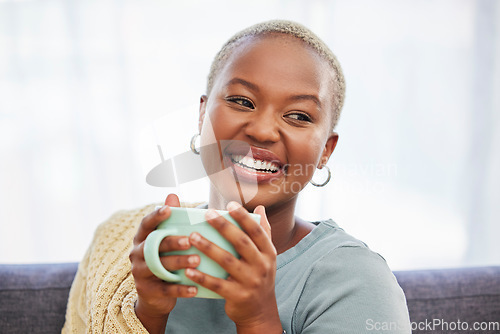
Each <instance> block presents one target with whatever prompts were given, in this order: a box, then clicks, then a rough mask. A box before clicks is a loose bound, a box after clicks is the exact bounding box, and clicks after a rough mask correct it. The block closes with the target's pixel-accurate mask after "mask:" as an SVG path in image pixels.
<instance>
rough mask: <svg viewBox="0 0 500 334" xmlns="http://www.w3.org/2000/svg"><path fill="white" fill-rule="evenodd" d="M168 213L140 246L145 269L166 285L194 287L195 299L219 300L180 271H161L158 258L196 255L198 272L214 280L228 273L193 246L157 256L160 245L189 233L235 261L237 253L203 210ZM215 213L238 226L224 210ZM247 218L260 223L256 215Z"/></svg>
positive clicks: (178, 210)
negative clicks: (204, 240)
mask: <svg viewBox="0 0 500 334" xmlns="http://www.w3.org/2000/svg"><path fill="white" fill-rule="evenodd" d="M171 210H172V213H171V214H170V217H169V218H168V219H167V220H165V221H163V222H161V223H160V224H159V225H158V227H157V228H156V230H155V231H153V232H151V233H150V234H149V236H148V237H147V238H146V241H145V244H144V259H145V261H146V264H147V266H148V268H149V269H150V270H151V272H152V273H153V274H154V275H155V276H156V277H158V278H160V279H162V280H164V281H166V282H170V283H177V284H184V285H191V286H196V287H197V288H198V293H197V294H196V297H200V298H222V297H221V296H220V295H218V294H217V293H215V292H213V291H211V290H208V289H207V288H204V287H202V286H201V285H199V284H196V283H194V282H193V281H191V280H190V279H189V278H187V277H186V275H185V274H184V269H182V270H176V271H173V272H170V271H168V270H167V269H165V267H163V265H162V263H161V261H160V256H165V255H192V254H197V255H198V256H199V257H200V265H199V266H198V267H197V269H198V270H199V271H201V272H204V273H206V274H208V275H211V276H214V277H218V278H222V279H226V278H227V277H228V273H227V272H226V271H225V270H224V269H223V268H222V267H221V266H220V265H219V264H218V263H216V262H215V261H214V260H212V259H210V258H209V257H207V256H206V255H205V254H203V253H202V252H200V251H199V250H198V249H197V248H195V247H191V248H189V249H188V250H182V251H173V252H168V253H161V254H160V252H159V248H160V243H161V241H162V240H163V239H164V238H166V237H167V236H169V235H185V236H189V235H190V234H191V233H193V232H198V233H199V234H201V235H202V236H203V237H205V238H206V239H207V240H209V241H211V242H213V243H214V244H216V245H218V246H219V247H221V248H222V249H224V250H226V251H228V252H230V253H231V254H233V255H234V256H235V257H237V258H239V255H238V253H236V250H235V249H234V247H233V245H232V244H231V243H230V242H229V241H227V240H226V239H224V238H223V237H222V235H220V233H219V232H218V231H217V230H216V229H214V228H213V227H212V226H211V225H210V224H209V223H208V222H207V221H206V219H205V213H206V212H207V209H196V208H176V207H172V208H171ZM217 212H218V213H219V214H220V215H221V216H223V217H224V218H226V219H227V220H228V221H230V222H231V223H233V224H234V225H236V226H238V227H240V226H239V225H238V223H237V222H236V221H235V220H234V219H233V218H232V217H231V216H230V215H229V212H228V211H219V210H217ZM250 215H251V217H252V218H253V219H254V220H255V221H256V222H260V215H258V214H254V213H251V214H250Z"/></svg>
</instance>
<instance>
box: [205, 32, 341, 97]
mask: <svg viewBox="0 0 500 334" xmlns="http://www.w3.org/2000/svg"><path fill="white" fill-rule="evenodd" d="M332 73H333V70H332V69H331V68H330V66H329V64H328V63H327V62H326V61H325V60H324V59H323V58H321V57H320V56H319V55H318V53H317V52H316V51H315V50H314V49H313V48H312V47H310V46H309V45H307V44H306V43H305V42H303V41H302V40H300V39H298V38H295V37H292V36H288V35H284V34H272V35H266V36H258V37H253V36H252V37H245V38H244V39H243V40H242V41H240V42H239V43H238V45H237V46H236V47H235V48H234V49H233V50H232V51H231V53H230V55H229V56H228V58H227V59H226V60H225V62H224V64H223V66H222V68H221V70H220V72H219V75H217V77H216V78H215V82H214V86H220V85H223V84H225V82H227V81H228V80H231V79H232V77H237V76H244V77H245V78H246V79H249V80H250V81H251V82H255V83H256V84H258V85H263V86H269V87H274V88H276V87H275V86H279V87H280V88H281V89H282V90H288V91H290V92H293V91H295V90H304V89H306V90H309V91H313V92H314V91H315V92H316V94H320V95H322V96H321V97H322V98H325V99H326V98H328V97H331V96H333V93H332V91H333V86H332V84H333V80H332V78H333V76H332Z"/></svg>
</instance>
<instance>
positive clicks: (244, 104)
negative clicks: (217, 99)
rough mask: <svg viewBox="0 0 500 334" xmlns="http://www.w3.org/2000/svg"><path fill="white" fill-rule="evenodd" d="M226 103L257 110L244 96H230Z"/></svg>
mask: <svg viewBox="0 0 500 334" xmlns="http://www.w3.org/2000/svg"><path fill="white" fill-rule="evenodd" d="M226 101H229V102H232V103H236V104H239V105H240V106H242V107H245V108H248V109H255V106H254V105H253V102H252V101H250V100H249V99H247V98H245V97H242V96H230V97H227V98H226Z"/></svg>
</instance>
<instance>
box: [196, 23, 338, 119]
mask: <svg viewBox="0 0 500 334" xmlns="http://www.w3.org/2000/svg"><path fill="white" fill-rule="evenodd" d="M272 34H284V35H288V36H291V37H294V38H297V39H299V40H301V41H303V42H304V43H305V44H306V45H308V46H309V47H311V48H312V49H313V50H314V51H315V52H316V53H317V54H318V55H319V56H320V57H321V58H322V59H324V60H325V61H326V62H327V63H328V64H329V65H330V67H331V69H332V70H333V73H334V77H333V78H332V80H333V84H334V89H333V92H332V94H333V101H334V106H335V107H334V110H333V111H332V112H333V117H332V124H331V128H332V129H333V128H335V126H336V125H337V122H338V120H339V117H340V112H341V110H342V106H343V105H344V99H345V79H344V74H343V73H342V68H341V67H340V64H339V62H338V60H337V57H335V55H334V54H333V52H332V51H331V50H330V48H329V47H328V46H327V45H326V44H325V43H324V42H323V41H322V40H321V39H320V38H319V37H318V36H316V35H315V34H314V33H313V32H312V31H311V30H309V29H308V28H306V27H304V26H303V25H301V24H300V23H297V22H293V21H287V20H271V21H266V22H262V23H258V24H256V25H253V26H251V27H248V28H246V29H244V30H242V31H240V32H238V33H236V34H235V35H234V36H233V37H231V38H230V39H229V40H228V41H227V42H226V43H225V44H224V45H223V46H222V48H221V49H220V51H219V52H218V53H217V55H216V56H215V58H214V60H213V61H212V65H211V67H210V73H209V74H208V80H207V92H206V94H207V95H210V92H211V90H212V88H213V85H214V81H215V78H216V77H217V75H218V74H219V73H220V71H221V69H222V68H223V67H224V65H225V62H226V61H227V59H228V58H229V56H230V55H231V54H232V51H233V50H234V49H235V48H236V47H238V46H239V45H240V44H241V43H242V42H243V41H245V40H246V39H247V38H251V37H264V36H266V35H272Z"/></svg>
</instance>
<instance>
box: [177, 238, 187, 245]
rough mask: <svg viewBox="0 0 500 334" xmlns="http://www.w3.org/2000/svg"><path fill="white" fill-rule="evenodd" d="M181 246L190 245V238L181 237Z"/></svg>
mask: <svg viewBox="0 0 500 334" xmlns="http://www.w3.org/2000/svg"><path fill="white" fill-rule="evenodd" d="M179 246H181V247H188V246H189V239H188V238H182V239H179Z"/></svg>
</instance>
